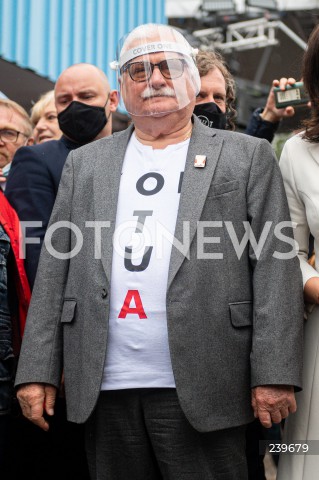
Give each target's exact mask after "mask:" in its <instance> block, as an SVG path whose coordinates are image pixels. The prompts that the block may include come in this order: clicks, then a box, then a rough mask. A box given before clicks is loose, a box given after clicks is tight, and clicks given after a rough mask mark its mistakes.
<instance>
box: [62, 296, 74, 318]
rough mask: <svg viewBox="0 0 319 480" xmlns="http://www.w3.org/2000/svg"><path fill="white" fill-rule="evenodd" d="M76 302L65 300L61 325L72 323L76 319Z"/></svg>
mask: <svg viewBox="0 0 319 480" xmlns="http://www.w3.org/2000/svg"><path fill="white" fill-rule="evenodd" d="M75 307H76V300H64V303H63V308H62V315H61V323H71V322H72V320H73V319H74V314H75Z"/></svg>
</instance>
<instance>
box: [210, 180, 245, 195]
mask: <svg viewBox="0 0 319 480" xmlns="http://www.w3.org/2000/svg"><path fill="white" fill-rule="evenodd" d="M238 189H239V181H238V180H231V181H230V182H226V183H219V184H217V185H212V187H211V190H210V192H209V194H208V196H209V197H217V196H218V195H223V194H224V193H229V192H233V191H235V190H238Z"/></svg>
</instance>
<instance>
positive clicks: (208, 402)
mask: <svg viewBox="0 0 319 480" xmlns="http://www.w3.org/2000/svg"><path fill="white" fill-rule="evenodd" d="M193 120H194V129H193V134H192V137H191V140H190V145H189V149H188V155H187V160H186V167H185V172H184V177H183V184H182V190H181V197H180V205H179V212H178V218H177V224H176V231H175V237H176V238H177V239H178V240H179V241H180V242H183V222H184V221H188V222H190V240H191V243H190V248H189V251H188V252H187V254H186V256H185V252H184V253H182V252H181V251H180V250H178V249H176V248H175V247H173V249H172V254H171V259H170V268H169V277H168V284H167V318H168V320H167V321H168V335H169V348H170V353H171V360H172V365H173V371H174V376H175V381H176V388H177V393H178V397H179V400H180V403H181V406H182V409H183V410H184V412H185V414H186V416H187V418H188V419H189V421H190V423H191V424H192V425H193V426H194V427H195V428H196V429H197V430H199V431H203V432H205V431H212V430H218V429H223V428H229V427H232V426H236V425H240V424H244V423H247V422H249V421H251V420H252V419H253V414H252V409H251V406H250V396H251V387H254V386H257V385H265V384H285V385H286V384H288V385H294V386H295V387H297V388H300V387H301V363H302V361H301V358H302V323H303V297H302V281H301V272H300V268H299V262H298V260H297V258H296V257H294V258H292V259H289V260H279V259H277V258H275V257H274V256H273V254H274V252H288V251H290V250H291V248H292V247H291V245H290V244H288V243H287V236H288V237H289V238H291V237H292V231H291V229H289V228H286V229H283V230H282V232H281V234H282V235H286V237H284V239H285V241H283V239H282V238H281V239H280V238H277V237H279V236H280V235H274V228H275V226H276V225H277V224H278V223H279V222H282V221H287V220H289V219H290V217H289V210H288V206H287V201H286V196H285V192H284V188H283V182H282V178H281V174H280V171H279V168H278V165H277V161H276V159H275V158H274V155H273V153H272V149H271V147H270V145H269V144H268V142H267V141H264V140H258V139H255V138H252V137H249V136H246V135H242V134H237V133H233V132H225V131H220V130H213V129H210V128H207V127H205V126H203V125H202V124H201V123H200V122H199V121H197V119H196V118H194V119H193ZM132 129H133V127H130V128H129V129H127V130H125V131H124V132H119V133H115V134H114V135H112V136H111V137H108V138H104V139H101V140H98V141H96V142H93V143H91V144H89V145H86V146H84V147H81V148H79V149H77V150H74V151H72V152H71V153H70V154H69V156H68V159H67V162H66V164H65V167H64V171H63V175H62V179H61V183H60V187H59V192H58V195H57V199H56V203H55V206H54V209H53V213H52V216H51V220H50V225H52V224H53V223H55V222H59V221H71V222H73V223H74V224H76V225H77V226H78V227H79V228H80V230H81V231H82V235H83V246H82V248H81V250H80V252H79V253H78V254H77V255H75V256H74V257H73V258H71V259H65V260H61V259H56V258H54V257H53V256H52V255H50V253H48V251H47V249H46V247H44V248H43V249H42V253H41V258H40V265H39V269H38V274H37V278H36V282H35V287H34V290H33V296H32V301H31V306H30V310H29V315H28V319H27V325H26V331H25V335H24V340H23V345H22V350H21V355H20V361H19V365H18V371H17V376H16V385H20V384H23V383H27V382H45V383H49V384H52V385H55V386H59V384H60V379H61V373H62V369H63V370H64V375H65V391H66V402H67V411H68V418H69V420H71V421H73V422H78V423H81V422H85V421H86V420H87V418H88V417H89V415H90V414H91V413H92V410H93V409H94V407H95V404H96V401H97V399H98V396H99V392H100V386H101V379H102V374H103V367H104V359H105V353H106V348H107V329H108V315H109V295H108V294H109V289H110V277H111V261H112V235H113V232H114V225H115V218H116V209H117V198H118V190H119V183H120V176H121V167H122V162H123V159H124V155H125V151H126V146H127V143H128V141H129V138H130V135H131V134H132ZM196 155H206V157H207V161H206V166H205V167H204V168H195V167H194V159H195V156H196ZM94 220H95V221H100V222H107V221H109V222H110V224H109V225H110V226H109V227H108V228H106V227H105V228H104V227H103V228H101V249H99V248H98V245H95V243H94V228H87V227H85V222H86V221H94ZM200 220H201V221H215V222H216V221H217V222H222V223H221V224H220V223H219V224H215V228H207V229H206V230H205V229H204V235H205V236H206V237H212V236H215V237H220V240H219V243H206V245H205V248H204V251H205V253H214V254H216V253H219V254H221V255H222V256H223V258H215V259H214V258H213V259H211V258H210V259H200V258H198V251H197V249H198V248H199V249H200V246H199V241H198V238H199V237H198V231H199V227H198V222H199V221H200ZM225 221H226V222H232V223H231V224H230V223H228V224H227V225H228V229H227V228H226V226H225ZM243 222H249V224H250V225H251V228H252V230H253V233H254V235H255V237H256V239H257V240H258V239H259V237H260V235H261V232H262V231H263V229H264V227H265V222H271V223H270V225H271V228H270V231H269V234H268V236H267V238H266V239H265V243H264V247H263V249H262V252H261V255H260V257H259V259H257V255H256V253H255V251H254V249H253V248H252V247H251V246H248V247H247V246H246V248H245V249H244V251H243V253H242V255H241V256H240V258H239V259H238V256H237V254H236V251H235V248H234V246H233V242H232V241H231V236H232V228H231V226H232V227H233V229H234V230H233V233H234V232H235V233H236V235H237V237H238V239H239V241H240V240H241V238H242V237H243V235H244V233H245V230H244V227H243V225H244V224H243ZM104 225H105V224H104ZM267 225H268V226H269V223H268V224H267ZM96 237H97V236H96ZM208 241H209V239H208ZM75 243H76V240H75V235H74V234H71V233H70V229H68V228H60V229H58V230H56V232H55V234H54V235H53V236H52V246H53V247H54V248H55V249H56V250H57V251H59V252H69V251H71V250H72V249H73V247H74V246H75ZM95 248H97V251H96V252H95V253H96V254H97V255H95V256H97V257H98V256H99V255H98V254H99V253H100V254H101V255H100V257H101V259H99V258H94V250H95Z"/></svg>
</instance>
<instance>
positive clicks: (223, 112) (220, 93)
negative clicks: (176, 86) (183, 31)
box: [194, 51, 236, 130]
mask: <svg viewBox="0 0 319 480" xmlns="http://www.w3.org/2000/svg"><path fill="white" fill-rule="evenodd" d="M196 64H197V68H198V71H199V75H200V77H201V88H200V91H199V94H198V95H197V98H196V105H195V108H194V113H195V115H197V116H198V118H199V119H200V120H201V121H202V123H204V125H207V126H208V127H211V128H218V129H225V128H228V129H231V130H234V129H235V124H234V118H235V116H236V110H235V81H234V78H233V76H232V75H231V73H230V71H229V70H228V68H227V66H226V63H225V62H224V60H223V58H222V57H221V55H219V54H218V53H216V52H203V51H199V53H198V55H197V56H196Z"/></svg>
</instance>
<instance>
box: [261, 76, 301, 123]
mask: <svg viewBox="0 0 319 480" xmlns="http://www.w3.org/2000/svg"><path fill="white" fill-rule="evenodd" d="M294 83H296V80H295V79H294V78H292V77H290V78H285V77H282V78H281V79H280V80H273V82H272V88H271V90H270V92H269V95H268V98H267V103H266V106H265V108H264V111H263V112H262V114H261V117H262V119H263V120H266V121H268V122H272V123H277V122H280V120H281V119H282V118H286V117H292V116H293V115H294V114H295V110H294V108H293V107H286V108H277V107H276V101H275V94H274V87H280V89H281V90H282V91H284V90H285V89H286V86H287V85H293V84H294Z"/></svg>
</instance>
